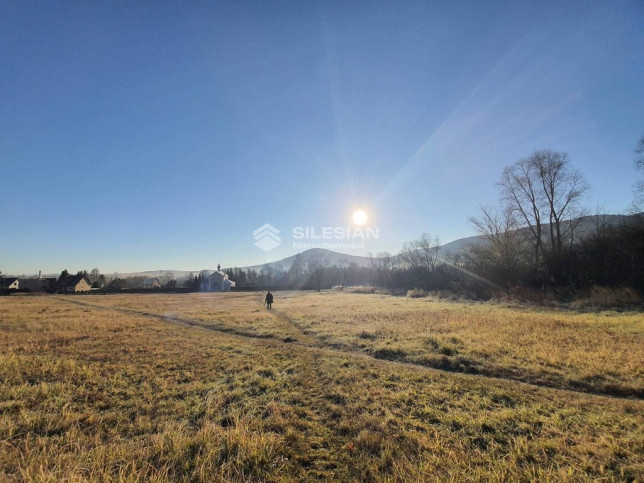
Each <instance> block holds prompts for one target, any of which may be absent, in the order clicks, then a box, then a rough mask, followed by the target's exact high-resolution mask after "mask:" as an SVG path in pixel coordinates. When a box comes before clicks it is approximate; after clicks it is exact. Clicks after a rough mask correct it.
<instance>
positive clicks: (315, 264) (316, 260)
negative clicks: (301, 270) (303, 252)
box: [308, 254, 329, 292]
mask: <svg viewBox="0 0 644 483" xmlns="http://www.w3.org/2000/svg"><path fill="white" fill-rule="evenodd" d="M328 266H329V263H328V262H327V260H326V258H325V257H324V256H323V255H321V254H319V255H315V256H314V257H313V258H311V260H309V263H308V269H309V272H310V273H311V275H312V276H313V279H314V280H315V283H316V287H317V291H318V292H319V291H320V286H321V285H322V278H323V277H324V272H325V271H326V269H327V267H328Z"/></svg>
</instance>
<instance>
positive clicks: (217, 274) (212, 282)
mask: <svg viewBox="0 0 644 483" xmlns="http://www.w3.org/2000/svg"><path fill="white" fill-rule="evenodd" d="M234 286H235V282H233V281H232V280H228V275H227V274H225V273H224V272H222V271H221V270H215V271H214V272H212V273H211V274H210V275H208V276H207V277H206V278H205V280H204V281H203V282H202V283H201V291H202V292H228V291H229V290H230V289H231V288H232V287H234Z"/></svg>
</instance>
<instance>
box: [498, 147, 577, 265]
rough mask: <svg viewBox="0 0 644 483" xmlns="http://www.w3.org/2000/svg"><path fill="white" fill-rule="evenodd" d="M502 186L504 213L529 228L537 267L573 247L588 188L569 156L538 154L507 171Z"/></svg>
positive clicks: (517, 163) (553, 152)
mask: <svg viewBox="0 0 644 483" xmlns="http://www.w3.org/2000/svg"><path fill="white" fill-rule="evenodd" d="M498 185H499V187H500V189H501V198H502V200H503V202H504V209H505V210H508V212H509V213H511V215H512V217H513V218H514V220H515V222H516V223H517V225H518V226H522V227H525V228H526V231H527V234H528V237H529V239H530V240H531V244H532V249H533V256H534V260H533V261H534V264H535V267H537V266H539V264H540V262H542V261H543V260H544V257H545V256H546V255H549V256H554V258H558V257H560V256H561V255H562V253H563V251H564V249H565V248H567V247H569V246H571V245H572V242H573V240H574V230H575V228H576V227H577V224H578V223H579V216H580V215H582V214H583V209H582V201H583V198H584V196H585V195H586V193H587V191H588V187H587V185H586V183H585V181H584V179H583V176H582V175H581V173H580V172H579V171H577V170H575V169H573V168H572V167H571V165H570V161H569V160H568V156H567V154H566V153H559V152H555V151H549V150H540V151H535V152H534V153H532V154H531V155H530V156H529V157H527V158H524V159H521V160H519V161H517V162H516V163H515V164H513V165H512V166H508V167H507V168H505V170H504V171H503V174H502V176H501V180H500V181H499V183H498Z"/></svg>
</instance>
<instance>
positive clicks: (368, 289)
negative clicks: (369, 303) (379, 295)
mask: <svg viewBox="0 0 644 483" xmlns="http://www.w3.org/2000/svg"><path fill="white" fill-rule="evenodd" d="M351 293H376V287H354V288H352V289H351Z"/></svg>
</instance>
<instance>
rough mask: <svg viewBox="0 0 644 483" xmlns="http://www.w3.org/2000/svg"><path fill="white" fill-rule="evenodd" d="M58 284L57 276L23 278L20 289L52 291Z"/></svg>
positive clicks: (26, 290)
mask: <svg viewBox="0 0 644 483" xmlns="http://www.w3.org/2000/svg"><path fill="white" fill-rule="evenodd" d="M55 286H56V279H55V278H41V277H38V278H21V279H20V290H21V291H25V292H52V291H53V290H54V288H55Z"/></svg>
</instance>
